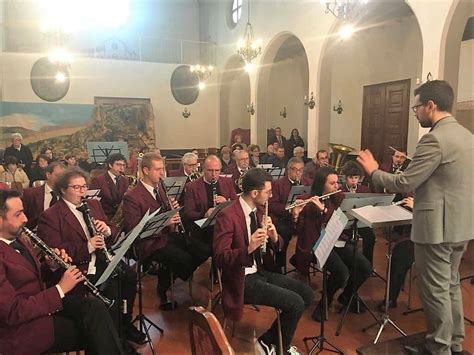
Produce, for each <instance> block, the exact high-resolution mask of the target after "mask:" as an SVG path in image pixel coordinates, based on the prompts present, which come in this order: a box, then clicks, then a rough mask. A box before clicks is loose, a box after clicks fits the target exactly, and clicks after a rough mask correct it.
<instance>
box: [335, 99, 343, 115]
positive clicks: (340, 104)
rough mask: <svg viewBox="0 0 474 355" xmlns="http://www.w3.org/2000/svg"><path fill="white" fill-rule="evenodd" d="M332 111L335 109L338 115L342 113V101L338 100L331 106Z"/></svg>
mask: <svg viewBox="0 0 474 355" xmlns="http://www.w3.org/2000/svg"><path fill="white" fill-rule="evenodd" d="M332 110H333V111H336V112H337V114H338V115H340V114H342V112H343V111H344V109H343V108H342V102H341V100H339V103H338V104H337V107H336V106H334V107H333V108H332Z"/></svg>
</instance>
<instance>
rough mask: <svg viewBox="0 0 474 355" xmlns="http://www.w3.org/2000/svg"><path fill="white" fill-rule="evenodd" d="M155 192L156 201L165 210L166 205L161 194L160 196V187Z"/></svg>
mask: <svg viewBox="0 0 474 355" xmlns="http://www.w3.org/2000/svg"><path fill="white" fill-rule="evenodd" d="M153 192H154V194H155V200H156V201H157V202H158V203H159V204H160V205H161V206H162V207H163V208H164V207H165V205H164V203H163V199H162V198H161V194H160V188H159V187H155V188H154V189H153Z"/></svg>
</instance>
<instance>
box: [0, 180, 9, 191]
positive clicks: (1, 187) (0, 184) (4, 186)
mask: <svg viewBox="0 0 474 355" xmlns="http://www.w3.org/2000/svg"><path fill="white" fill-rule="evenodd" d="M0 190H10V188H9V187H8V185H7V184H5V183H3V182H0Z"/></svg>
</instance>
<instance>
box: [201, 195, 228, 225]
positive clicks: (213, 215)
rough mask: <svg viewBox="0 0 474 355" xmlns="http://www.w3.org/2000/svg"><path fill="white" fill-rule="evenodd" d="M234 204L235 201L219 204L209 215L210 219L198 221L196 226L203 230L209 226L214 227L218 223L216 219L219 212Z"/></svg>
mask: <svg viewBox="0 0 474 355" xmlns="http://www.w3.org/2000/svg"><path fill="white" fill-rule="evenodd" d="M232 202H234V201H233V200H230V201H226V202H223V203H219V204H218V205H217V206H216V207H214V210H213V211H212V213H211V214H210V215H209V217H206V218H201V219H198V220H196V221H194V224H196V225H197V226H198V227H199V228H201V229H204V228H206V227H209V226H213V225H214V224H215V223H216V217H217V215H218V214H219V212H220V211H222V210H223V209H224V208H226V207H227V206H229V205H230V204H231V203H232Z"/></svg>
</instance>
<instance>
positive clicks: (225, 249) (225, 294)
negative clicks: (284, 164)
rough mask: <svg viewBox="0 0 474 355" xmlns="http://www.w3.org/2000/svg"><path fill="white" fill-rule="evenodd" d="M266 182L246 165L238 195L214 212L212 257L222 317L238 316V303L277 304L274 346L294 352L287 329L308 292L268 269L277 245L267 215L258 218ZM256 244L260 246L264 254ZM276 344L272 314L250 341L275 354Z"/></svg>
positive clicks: (295, 322) (309, 295) (303, 305)
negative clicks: (217, 275) (218, 278)
mask: <svg viewBox="0 0 474 355" xmlns="http://www.w3.org/2000/svg"><path fill="white" fill-rule="evenodd" d="M271 182H272V177H271V175H270V174H269V173H268V172H266V171H265V170H263V169H257V168H252V169H250V170H249V171H248V172H247V174H246V175H245V177H244V178H243V182H242V187H243V193H242V195H241V196H240V197H239V199H238V200H236V201H234V202H233V203H232V204H231V205H230V206H229V207H227V208H226V209H224V210H223V211H222V212H221V213H220V214H219V215H218V216H217V220H216V225H215V227H214V261H215V264H216V266H217V267H218V268H220V269H222V306H223V309H224V315H225V317H227V318H230V319H232V320H239V319H240V318H242V315H243V306H244V304H251V305H265V306H270V307H275V308H277V309H279V310H280V311H281V315H280V320H281V331H282V340H283V341H282V342H283V349H278V350H280V351H281V353H288V354H294V353H295V348H294V347H293V346H292V345H291V341H292V339H293V335H294V333H295V330H296V327H297V325H298V321H299V320H300V318H301V316H302V314H303V312H304V310H305V308H306V307H308V306H309V305H310V304H311V302H312V300H313V298H314V295H313V291H312V290H311V288H309V287H308V286H307V285H306V284H304V283H302V282H300V281H297V280H295V279H293V278H290V277H288V276H286V275H281V274H278V273H275V272H271V271H268V267H269V264H268V263H269V261H270V259H271V258H268V257H267V256H269V255H270V250H271V249H273V250H274V251H278V250H280V249H281V247H282V245H283V240H282V239H281V237H280V236H279V235H278V232H277V230H276V228H275V226H274V225H273V222H272V219H271V218H270V217H267V219H266V220H264V221H263V220H262V215H263V206H264V205H265V203H266V202H267V201H268V199H269V198H270V197H271V194H272V184H271ZM263 226H264V227H263ZM263 243H265V244H264V246H262V244H263ZM262 248H266V253H265V256H263V255H262ZM276 344H278V322H277V320H275V321H274V322H273V324H272V326H271V327H270V329H268V330H267V331H266V332H265V333H264V334H263V335H261V336H260V337H259V338H258V340H257V344H256V345H257V348H258V350H259V351H260V353H262V354H275V345H276Z"/></svg>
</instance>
